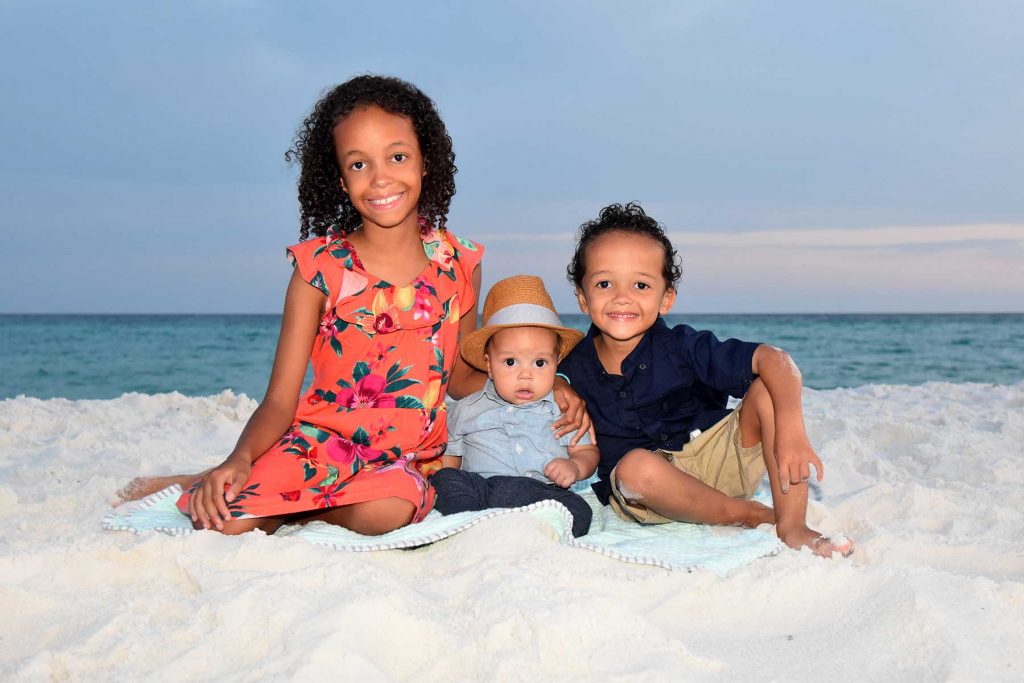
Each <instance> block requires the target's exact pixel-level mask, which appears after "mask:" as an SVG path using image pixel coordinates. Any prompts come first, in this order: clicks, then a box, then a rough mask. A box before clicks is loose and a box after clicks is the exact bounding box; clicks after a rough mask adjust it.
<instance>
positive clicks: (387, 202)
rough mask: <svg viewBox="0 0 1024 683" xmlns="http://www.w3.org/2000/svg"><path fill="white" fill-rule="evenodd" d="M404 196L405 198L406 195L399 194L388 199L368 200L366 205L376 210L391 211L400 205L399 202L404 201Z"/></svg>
mask: <svg viewBox="0 0 1024 683" xmlns="http://www.w3.org/2000/svg"><path fill="white" fill-rule="evenodd" d="M403 196H405V193H404V192H399V193H398V194H393V195H390V196H388V197H381V198H380V199H367V200H366V203H367V204H369V205H370V206H372V207H373V208H375V209H390V208H392V207H393V206H395V205H396V204H398V202H399V201H400V200H401V199H402V197H403Z"/></svg>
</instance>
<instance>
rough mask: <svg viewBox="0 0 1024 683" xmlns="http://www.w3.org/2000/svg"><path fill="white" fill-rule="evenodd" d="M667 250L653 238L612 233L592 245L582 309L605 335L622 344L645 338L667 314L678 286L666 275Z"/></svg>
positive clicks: (584, 279) (587, 257)
mask: <svg viewBox="0 0 1024 683" xmlns="http://www.w3.org/2000/svg"><path fill="white" fill-rule="evenodd" d="M664 263H665V250H664V249H663V248H662V246H661V245H660V244H659V243H657V242H655V241H654V240H653V239H650V238H648V237H645V236H643V235H634V234H630V233H625V232H617V231H613V232H608V233H605V234H604V235H601V236H600V237H598V238H597V239H595V240H594V241H593V242H592V243H591V244H590V246H589V247H588V248H587V253H586V275H585V276H584V277H583V287H582V288H581V289H580V290H579V291H577V292H576V296H577V299H578V300H579V304H580V310H581V311H583V312H584V313H586V314H587V315H589V316H590V320H591V321H592V322H593V323H594V325H595V326H596V327H597V329H599V330H601V334H602V335H604V336H605V337H607V338H608V339H610V340H614V341H617V342H620V343H623V344H629V343H632V344H633V345H634V346H635V345H636V344H638V343H639V342H640V338H641V337H643V334H644V332H646V331H647V330H649V329H650V328H651V326H652V325H654V323H655V321H656V320H657V319H658V316H659V315H664V314H665V313H668V312H669V310H671V308H672V304H673V303H675V300H676V291H675V289H672V288H670V287H668V283H666V282H665V277H664V275H662V267H663V266H664Z"/></svg>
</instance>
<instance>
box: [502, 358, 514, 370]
mask: <svg viewBox="0 0 1024 683" xmlns="http://www.w3.org/2000/svg"><path fill="white" fill-rule="evenodd" d="M504 362H505V366H506V367H510V368H514V367H515V365H516V359H515V358H506V359H505V361H504Z"/></svg>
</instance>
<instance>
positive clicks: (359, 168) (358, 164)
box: [349, 161, 366, 171]
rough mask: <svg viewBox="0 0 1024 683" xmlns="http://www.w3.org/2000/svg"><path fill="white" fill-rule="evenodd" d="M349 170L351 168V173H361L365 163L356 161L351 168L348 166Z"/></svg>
mask: <svg viewBox="0 0 1024 683" xmlns="http://www.w3.org/2000/svg"><path fill="white" fill-rule="evenodd" d="M349 168H351V169H352V170H353V171H362V170H363V169H364V168H366V162H365V161H357V162H355V163H354V164H352V165H351V166H349Z"/></svg>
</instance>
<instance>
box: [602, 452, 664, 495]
mask: <svg viewBox="0 0 1024 683" xmlns="http://www.w3.org/2000/svg"><path fill="white" fill-rule="evenodd" d="M657 457H658V456H657V455H656V454H654V453H652V452H651V451H649V450H647V449H645V448H634V449H633V450H631V451H629V452H627V453H626V454H625V455H624V456H622V459H621V460H619V463H618V464H617V465H616V466H615V469H614V470H613V471H612V476H614V477H615V483H616V485H617V486H618V487H619V491H620V492H621V493H622V494H623V495H626V496H627V497H628V494H627V491H636V490H637V489H641V488H643V487H644V484H645V482H647V481H648V480H649V479H650V472H651V465H652V461H653V459H655V458H657Z"/></svg>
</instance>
